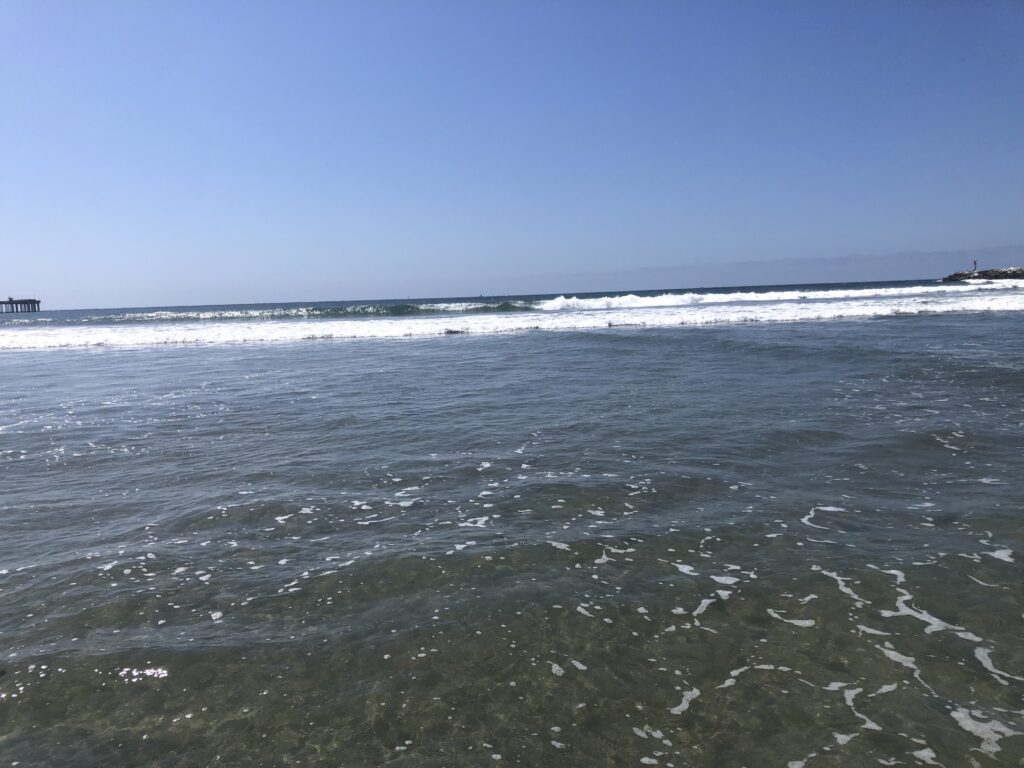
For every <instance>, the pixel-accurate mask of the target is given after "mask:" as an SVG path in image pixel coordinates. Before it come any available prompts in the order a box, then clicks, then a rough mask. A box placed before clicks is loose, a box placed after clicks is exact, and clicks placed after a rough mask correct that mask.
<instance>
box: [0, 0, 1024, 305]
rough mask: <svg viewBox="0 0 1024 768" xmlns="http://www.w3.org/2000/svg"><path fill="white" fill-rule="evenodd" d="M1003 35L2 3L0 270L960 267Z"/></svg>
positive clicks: (124, 298)
mask: <svg viewBox="0 0 1024 768" xmlns="http://www.w3.org/2000/svg"><path fill="white" fill-rule="evenodd" d="M1022 39H1024V4H1019V3H1011V2H977V3H970V4H967V3H952V2H950V3H939V2H926V1H925V0H912V1H911V2H906V3H898V4H897V3H886V2H852V1H848V2H836V3H828V4H818V3H813V2H809V1H808V2H784V3H773V4H755V3H740V2H728V1H727V2H713V3H712V2H694V3H686V4H669V3H663V2H644V3H629V4H627V3H625V2H597V3H590V2H587V3H583V2H565V3H559V4H548V3H539V2H528V3H511V2H498V3H487V4H474V3H468V2H437V3H431V4H413V3H403V2H394V3H371V2H353V3H347V4H338V5H335V4H328V3H304V4H287V3H283V2H263V3H244V2H240V1H236V2H217V3H203V2H191V1H190V2H175V3H171V2H158V3H147V4H130V3H123V2H114V1H113V0H107V1H106V2H104V1H98V2H94V3H88V4H86V3H72V2H47V3H42V2H29V1H28V0H13V1H9V2H7V3H4V4H2V5H0V109H2V110H3V115H4V119H3V120H0V146H3V147H4V151H3V152H0V292H3V293H4V295H5V296H6V295H7V294H8V293H11V294H25V295H29V294H36V295H38V296H39V298H42V299H43V300H44V302H45V304H44V307H49V308H57V307H88V306H91V307H97V306H157V305H183V304H215V303H216V304H220V303H244V302H256V301H262V302H285V301H294V300H302V301H306V300H309V301H313V300H342V299H358V298H372V297H378V298H385V297H400V296H442V295H447V296H456V295H477V294H489V295H494V294H509V293H527V292H529V293H541V292H545V293H546V292H558V291H562V290H579V291H584V290H605V289H607V290H613V289H616V288H618V289H630V288H641V287H649V288H658V287H659V286H657V285H649V286H643V285H630V284H626V283H628V282H629V281H630V280H634V279H637V278H638V277H639V276H643V275H647V276H649V277H650V279H652V280H653V279H664V280H666V281H669V282H671V281H673V280H679V279H680V277H684V278H685V277H686V276H689V277H690V278H691V279H689V280H686V282H684V283H682V284H680V285H665V286H663V287H665V288H671V287H685V286H686V285H699V284H705V285H707V284H711V283H713V282H717V281H716V279H715V275H725V276H729V275H730V274H735V272H736V270H737V268H738V265H739V264H741V263H742V264H744V265H745V267H744V269H750V270H751V271H753V272H757V270H758V269H761V270H762V271H763V270H768V271H771V270H772V269H776V270H781V271H780V272H779V274H778V278H779V279H778V280H777V282H780V283H783V282H801V281H803V280H805V279H811V280H820V279H823V278H824V279H828V278H832V279H836V280H849V279H858V278H861V279H865V280H870V279H879V276H878V270H879V269H880V268H884V265H885V264H887V263H891V264H892V270H893V272H892V274H891V275H890V277H891V278H892V279H899V278H901V277H920V276H924V275H918V274H908V273H906V270H907V269H910V265H911V264H918V263H920V264H924V263H925V262H924V261H921V259H923V258H925V256H928V258H932V260H933V261H934V263H935V264H942V265H945V264H946V263H947V262H948V263H950V264H952V263H953V261H954V260H955V259H959V261H956V266H961V267H962V266H967V264H964V263H963V255H964V254H965V253H969V252H971V251H973V250H975V249H983V248H994V249H996V250H991V251H986V253H993V254H1000V253H1014V252H1015V251H1013V250H1012V249H1004V250H998V249H999V248H1000V247H1002V246H1012V245H1015V244H1022V243H1024V217H1022V216H1021V215H1020V212H1021V210H1024V100H1022V99H1021V98H1020V94H1021V93H1024V53H1022V49H1021V46H1020V40H1022ZM913 252H917V253H921V254H924V256H921V257H914V256H907V257H905V258H904V257H899V258H896V257H894V258H893V259H891V260H890V261H889V262H886V261H885V260H880V259H879V258H877V257H878V256H880V255H883V254H887V253H913ZM1022 253H1024V251H1022ZM851 254H869V255H874V256H873V257H857V256H852V255H851ZM915 259H917V261H915ZM929 263H931V262H929ZM801 264H804V265H808V264H813V265H814V267H813V269H811V268H809V267H806V266H804V267H801V266H800V265H801ZM751 265H753V266H751ZM773 265H775V266H773ZM879 265H882V267H880V266H879ZM990 266H997V265H995V264H990ZM915 268H916V267H915ZM901 270H903V272H901ZM812 273H813V274H812ZM759 279H760V278H759ZM573 281H575V282H573ZM737 282H753V280H747V281H742V280H736V281H735V282H733V284H736V283H737ZM570 283H573V284H570ZM605 283H607V284H605ZM616 283H622V284H616ZM724 284H728V283H724Z"/></svg>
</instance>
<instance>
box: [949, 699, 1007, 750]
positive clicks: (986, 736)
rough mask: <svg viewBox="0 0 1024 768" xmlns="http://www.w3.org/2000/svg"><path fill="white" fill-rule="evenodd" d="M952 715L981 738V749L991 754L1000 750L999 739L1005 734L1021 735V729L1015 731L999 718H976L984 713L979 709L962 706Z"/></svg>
mask: <svg viewBox="0 0 1024 768" xmlns="http://www.w3.org/2000/svg"><path fill="white" fill-rule="evenodd" d="M950 716H951V717H952V718H953V719H954V720H956V723H957V725H959V726H960V727H961V728H963V729H964V730H965V731H967V732H968V733H970V734H973V735H974V736H977V737H978V738H979V739H981V747H980V749H981V751H982V752H985V753H986V754H989V755H994V754H995V753H996V752H998V751H999V750H1000V746H999V740H1000V739H1002V738H1003V737H1005V736H1021V735H1024V734H1021V732H1020V731H1015V730H1013V729H1012V728H1010V727H1009V726H1008V725H1005V724H1004V723H1001V722H999V721H998V720H994V719H993V720H989V721H987V722H986V721H984V720H980V719H979V720H975V719H974V718H975V717H978V718H981V717H983V716H984V715H983V714H982V713H981V712H978V711H977V710H974V711H971V710H968V709H965V708H963V707H961V708H960V709H957V710H955V711H953V712H951V713H950Z"/></svg>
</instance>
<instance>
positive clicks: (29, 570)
mask: <svg viewBox="0 0 1024 768" xmlns="http://www.w3.org/2000/svg"><path fill="white" fill-rule="evenodd" d="M1022 330H1024V314H1022V313H1020V312H1015V311H1002V312H999V311H995V312H949V313H946V314H935V315H927V314H926V315H915V316H900V315H898V316H895V317H888V318H878V319H847V320H820V321H814V322H787V323H745V324H744V323H739V324H719V325H713V326H710V327H698V328H687V327H683V328H678V327H673V328H650V327H648V328H635V329H620V328H614V327H613V328H604V329H596V330H570V331H555V332H529V331H526V332H518V333H511V334H508V333H505V334H476V335H474V334H470V335H454V336H453V335H448V336H437V337H430V338H420V339H417V338H412V339H388V338H374V339H367V340H346V341H337V340H329V341H316V340H307V341H297V342H288V343H273V344H270V343H229V344H216V343H213V344H209V343H207V344H202V345H197V344H186V345H170V346H168V345H161V346H146V345H135V346H125V347H117V346H113V347H111V346H105V347H101V348H98V349H81V348H73V349H60V350H48V351H17V350H10V349H8V350H6V351H3V352H0V377H2V381H3V382H4V385H3V388H2V390H0V540H2V541H3V548H2V550H0V605H2V607H3V610H2V612H0V649H2V662H0V668H2V669H3V675H2V676H0V724H2V725H0V760H3V761H4V763H5V764H8V765H11V764H15V763H16V764H18V765H21V766H96V765H104V766H107V765H109V766H139V765H156V766H205V765H231V766H285V765H296V766H297V765H301V766H320V765H323V766H367V765H392V764H394V765H403V766H404V765H408V766H452V767H454V766H482V765H497V766H500V765H503V764H515V765H522V766H542V765H551V766H556V765H557V766H561V765H578V766H597V765H606V766H620V765H638V766H639V765H660V766H670V767H673V768H674V767H676V766H751V767H752V766H790V767H791V768H796V767H798V766H806V768H815V767H816V766H839V765H842V766H854V765H856V766H859V765H880V764H881V765H931V764H942V765H945V766H964V765H978V766H1018V765H1021V764H1022V761H1024V736H1022V735H1020V734H1021V732H1024V579H1022V576H1024V571H1022V566H1021V561H1022V558H1024V553H1022V552H1024V533H1022V531H1024V526H1022V522H1024V492H1022V489H1021V477H1022V476H1024V472H1022V470H1024V397H1022V396H1024V334H1022Z"/></svg>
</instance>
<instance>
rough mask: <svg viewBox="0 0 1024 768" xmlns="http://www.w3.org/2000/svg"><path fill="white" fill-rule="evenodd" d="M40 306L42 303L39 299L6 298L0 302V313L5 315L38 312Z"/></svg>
mask: <svg viewBox="0 0 1024 768" xmlns="http://www.w3.org/2000/svg"><path fill="white" fill-rule="evenodd" d="M40 304H42V302H41V301H40V300H39V299H15V298H14V297H13V296H8V297H7V301H0V313H3V314H5V315H6V314H7V313H8V312H38V311H39V305H40Z"/></svg>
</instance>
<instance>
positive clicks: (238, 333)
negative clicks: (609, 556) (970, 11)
mask: <svg viewBox="0 0 1024 768" xmlns="http://www.w3.org/2000/svg"><path fill="white" fill-rule="evenodd" d="M1017 282H1020V281H1001V282H1000V283H999V284H997V285H988V284H984V285H977V286H963V285H962V284H958V285H957V286H949V285H943V286H939V285H936V286H917V287H908V288H882V289H850V290H826V291H812V292H803V291H777V292H769V293H750V292H737V293H732V294H711V293H708V294H702V293H694V294H666V296H669V297H670V298H666V299H664V301H663V302H662V303H660V304H659V302H658V301H655V299H658V298H659V297H632V298H631V297H628V296H619V297H605V298H603V299H573V300H568V299H564V300H563V301H562V302H561V304H560V305H559V306H555V304H552V303H551V302H548V303H546V304H545V305H544V311H533V312H529V311H527V312H514V313H486V314H461V315H450V316H439V315H437V314H430V315H418V316H415V315H414V316H402V317H373V316H370V317H359V318H327V319H325V318H322V317H313V318H309V317H304V316H301V315H300V316H298V317H292V316H289V317H284V318H282V317H274V318H271V319H262V318H263V317H264V316H260V319H246V318H244V317H243V318H242V319H235V320H230V321H223V322H210V321H208V320H206V321H181V320H175V321H173V322H169V321H165V320H163V319H160V318H159V317H156V318H155V319H151V320H149V321H146V322H140V323H124V322H120V323H109V322H108V323H96V324H82V323H79V324H65V325H54V324H52V323H50V324H46V325H45V326H43V325H40V324H27V325H20V326H11V325H3V326H0V349H23V350H32V349H53V348H62V347H91V346H111V347H128V346H148V345H164V344H225V343H286V342H297V341H304V340H328V339H329V340H334V339H395V338H405V337H429V336H444V335H446V334H447V333H452V332H456V333H474V334H493V333H513V332H520V331H527V330H547V331H570V330H589V329H597V328H606V327H608V326H622V327H671V326H678V325H694V326H701V325H713V324H721V323H749V322H792V321H819V320H835V319H857V318H871V317H888V316H893V315H904V314H916V313H921V312H925V313H948V312H981V311H1024V290H1022V288H1024V285H1017V284H1016V283H1017ZM683 296H689V297H690V298H682V299H681V298H680V297H683ZM694 297H699V298H694ZM808 299H813V300H808ZM552 302H556V303H557V302H558V300H552ZM587 302H590V303H589V304H588V303H587ZM551 309H558V310H559V311H550V310H551ZM595 309H600V310H601V311H592V310H595Z"/></svg>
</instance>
